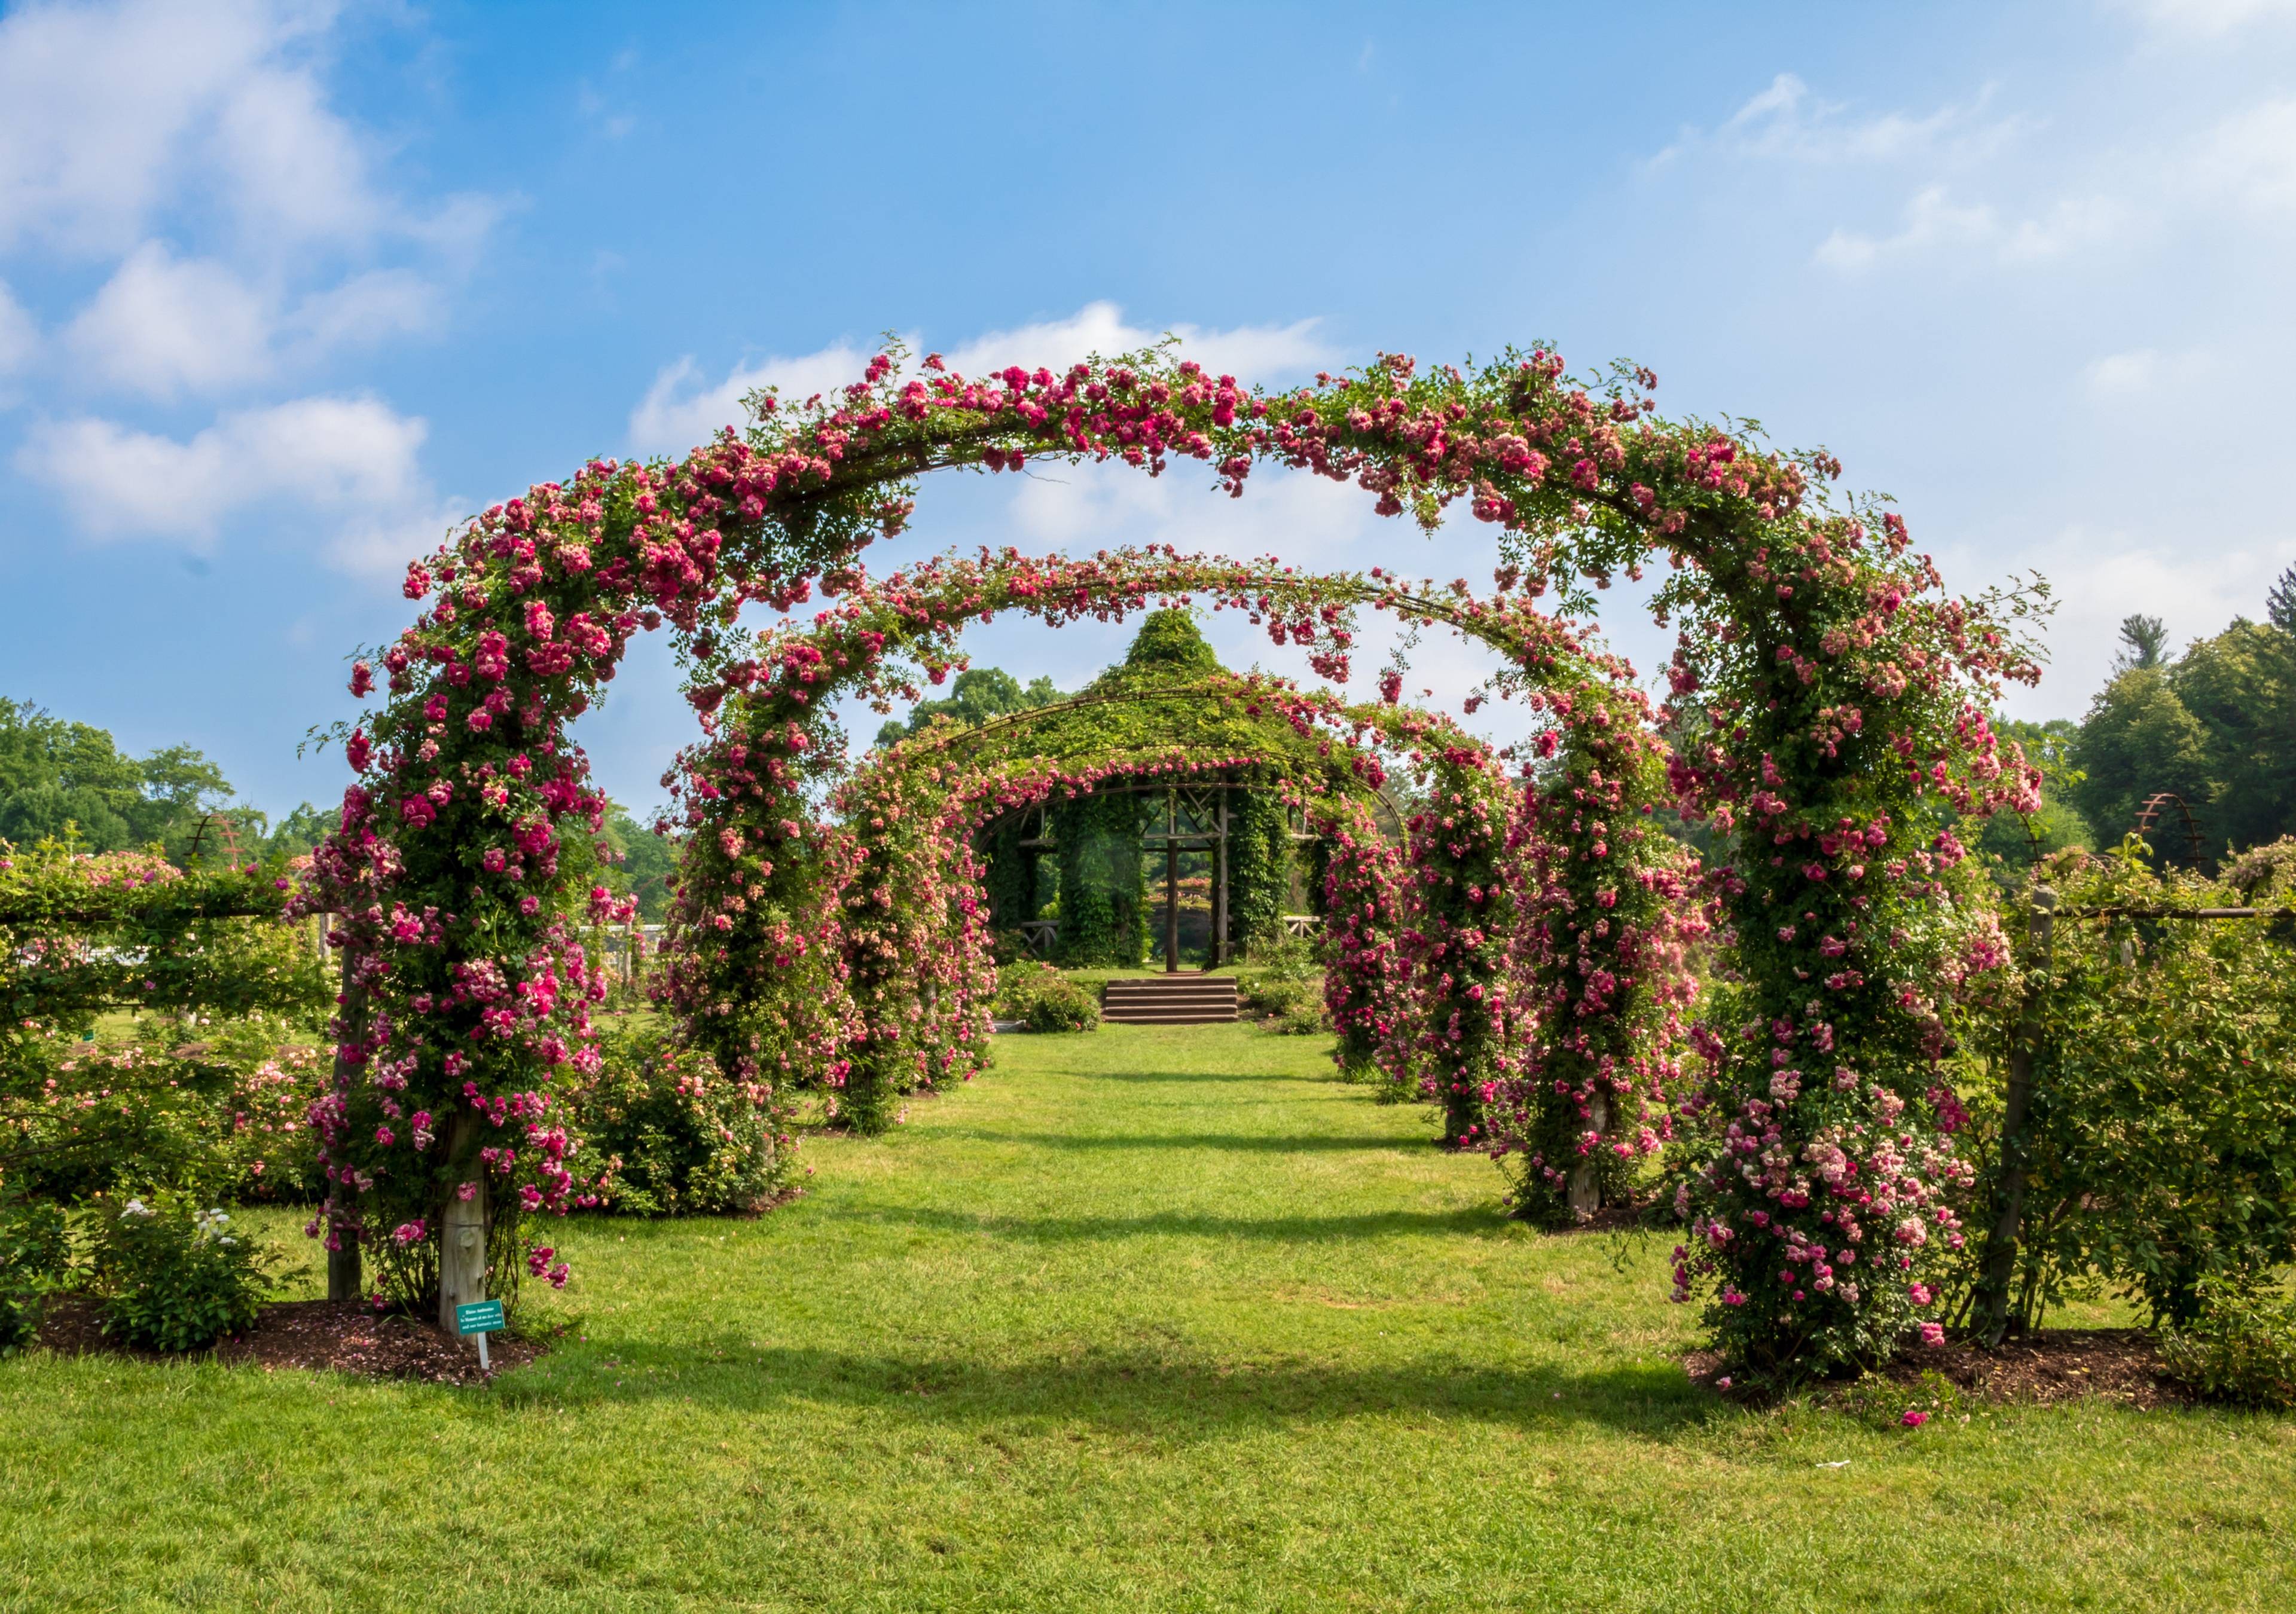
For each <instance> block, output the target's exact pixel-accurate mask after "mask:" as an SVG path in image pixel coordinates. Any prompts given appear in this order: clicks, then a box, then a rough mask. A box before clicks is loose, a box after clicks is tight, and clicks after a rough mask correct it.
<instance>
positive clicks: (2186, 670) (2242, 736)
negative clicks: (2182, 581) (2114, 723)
mask: <svg viewBox="0 0 2296 1614" xmlns="http://www.w3.org/2000/svg"><path fill="white" fill-rule="evenodd" d="M2169 681H2170V683H2171V684H2173V685H2174V687H2175V689H2176V692H2177V698H2178V699H2179V700H2182V701H2183V702H2184V705H2185V709H2186V710H2187V711H2189V712H2190V713H2191V714H2192V715H2193V717H2194V720H2195V721H2196V722H2197V723H2199V725H2200V726H2201V729H2202V733H2203V734H2204V735H2205V736H2206V738H2205V741H2204V744H2205V749H2206V751H2207V755H2208V758H2209V773H2210V777H2211V780H2212V782H2213V783H2214V785H2215V793H2214V795H2213V796H2211V797H2210V799H2209V801H2208V803H2207V806H2206V807H2205V809H2204V810H2202V815H2201V827H2202V831H2203V832H2205V833H2206V835H2207V837H2208V839H2207V841H2206V848H2207V851H2208V854H2209V856H2211V857H2215V856H2218V855H2220V854H2222V853H2223V852H2224V850H2225V848H2226V847H2232V848H2243V847H2252V846H2258V845H2261V844H2262V843H2263V842H2265V841H2267V840H2276V839H2278V838H2279V837H2281V836H2283V835H2287V834H2292V833H2296V638H2292V637H2291V635H2288V634H2287V633H2284V632H2283V631H2282V630H2280V629H2279V628H2276V627H2269V626H2267V625H2265V624H2262V623H2256V622H2246V621H2238V622H2235V623H2234V624H2233V625H2232V626H2231V627H2228V628H2226V630H2225V631H2224V632H2223V633H2221V634H2218V635H2217V636H2216V637H2215V638H2213V639H2202V640H2201V641H2199V642H2198V643H2195V644H2194V645H2193V647H2192V648H2191V649H2190V650H2188V651H2185V654H2184V656H2183V657H2182V658H2181V659H2180V660H2178V661H2177V664H2176V666H2175V667H2174V668H2171V669H2170V671H2169Z"/></svg>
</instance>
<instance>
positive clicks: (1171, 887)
mask: <svg viewBox="0 0 2296 1614" xmlns="http://www.w3.org/2000/svg"><path fill="white" fill-rule="evenodd" d="M1179 832H1180V807H1179V800H1178V798H1177V795H1176V794H1175V793H1174V792H1172V791H1166V792H1165V793H1164V973H1165V974H1167V975H1177V974H1178V973H1179V972H1180V848H1179V844H1178V842H1177V840H1176V839H1175V838H1176V837H1177V835H1178V834H1179Z"/></svg>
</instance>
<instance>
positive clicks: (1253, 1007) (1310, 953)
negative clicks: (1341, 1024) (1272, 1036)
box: [1235, 936, 1330, 1036]
mask: <svg viewBox="0 0 2296 1614" xmlns="http://www.w3.org/2000/svg"><path fill="white" fill-rule="evenodd" d="M1235 992H1236V998H1237V1000H1238V1001H1239V1002H1240V1003H1241V1004H1242V1005H1243V1008H1244V1011H1245V1012H1247V1013H1250V1014H1254V1015H1258V1016H1259V1017H1260V1018H1261V1019H1263V1020H1267V1021H1269V1022H1271V1024H1272V1028H1274V1029H1275V1030H1277V1031H1281V1032H1283V1033H1285V1034H1287V1035H1289V1036H1308V1035H1310V1034H1312V1033H1314V1032H1317V1031H1322V1030H1324V1029H1326V1028H1328V1027H1329V1024H1330V1020H1329V1017H1328V1016H1327V1015H1326V1014H1325V1012H1324V971H1323V966H1322V965H1320V964H1319V963H1316V950H1315V948H1314V947H1313V946H1311V945H1309V944H1308V942H1307V941H1305V940H1303V939H1302V938H1300V937H1296V936H1287V937H1285V938H1283V939H1282V940H1281V941H1275V942H1264V943H1262V944H1260V945H1259V946H1257V947H1255V948H1253V949H1252V954H1251V968H1250V969H1247V970H1240V971H1237V972H1236V977H1235Z"/></svg>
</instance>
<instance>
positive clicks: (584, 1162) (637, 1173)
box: [564, 1015, 798, 1216]
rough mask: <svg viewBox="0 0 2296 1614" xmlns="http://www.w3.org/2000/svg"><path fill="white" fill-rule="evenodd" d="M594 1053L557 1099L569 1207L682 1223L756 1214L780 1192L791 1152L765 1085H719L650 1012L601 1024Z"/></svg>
mask: <svg viewBox="0 0 2296 1614" xmlns="http://www.w3.org/2000/svg"><path fill="white" fill-rule="evenodd" d="M599 1051H600V1053H601V1055H602V1058H601V1062H600V1065H599V1069H598V1070H597V1072H596V1073H595V1074H594V1075H592V1076H589V1077H578V1078H577V1081H576V1084H575V1085H574V1086H572V1087H571V1088H570V1090H569V1091H568V1092H567V1093H566V1094H564V1097H565V1099H566V1102H567V1106H568V1110H569V1118H570V1128H571V1129H572V1130H573V1131H574V1133H575V1135H576V1136H577V1137H578V1140H579V1143H580V1147H579V1148H578V1150H577V1151H575V1153H574V1155H573V1158H572V1159H571V1160H570V1169H571V1170H572V1171H573V1173H574V1178H575V1188H576V1192H575V1196H574V1200H575V1203H577V1204H579V1205H584V1206H587V1207H591V1208H600V1209H605V1210H616V1211H623V1212H627V1213H628V1214H630V1215H633V1216H692V1215H701V1214H709V1213H722V1212H744V1211H756V1210H762V1209H764V1208H767V1206H769V1205H771V1204H772V1203H773V1202H774V1201H775V1200H776V1199H778V1198H780V1197H781V1196H782V1195H783V1194H784V1193H786V1192H788V1191H789V1189H790V1187H791V1181H792V1178H793V1177H794V1176H795V1174H796V1172H797V1169H798V1167H797V1151H798V1143H797V1139H796V1137H795V1136H794V1135H792V1132H791V1127H790V1120H789V1118H788V1116H787V1115H786V1114H785V1113H784V1111H783V1108H782V1107H781V1106H780V1105H779V1104H777V1103H776V1102H775V1094H774V1092H773V1090H772V1088H771V1087H770V1086H767V1085H766V1084H764V1083H761V1082H754V1081H747V1082H745V1081H735V1080H729V1079H727V1078H726V1077H725V1076H724V1075H723V1074H722V1073H720V1072H719V1070H718V1069H717V1065H716V1064H715V1062H714V1061H711V1060H710V1058H709V1055H707V1054H705V1053H698V1052H696V1051H695V1050H694V1049H693V1048H691V1047H688V1046H685V1045H682V1044H681V1043H680V1042H679V1041H678V1039H677V1038H676V1036H673V1035H671V1033H670V1031H669V1029H668V1028H667V1027H665V1026H664V1025H663V1024H662V1023H661V1022H660V1020H656V1019H655V1018H653V1017H652V1016H651V1015H648V1016H643V1017H641V1016H627V1017H625V1018H623V1019H622V1020H619V1021H618V1022H614V1023H611V1024H610V1025H609V1026H608V1028H607V1029H606V1031H605V1033H604V1035H603V1037H602V1038H601V1040H600V1045H599Z"/></svg>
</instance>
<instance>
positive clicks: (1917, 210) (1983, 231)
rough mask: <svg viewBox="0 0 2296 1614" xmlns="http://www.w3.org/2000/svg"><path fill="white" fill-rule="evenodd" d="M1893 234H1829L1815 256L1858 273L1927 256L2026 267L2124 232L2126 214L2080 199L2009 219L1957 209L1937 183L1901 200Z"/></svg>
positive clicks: (2130, 221)
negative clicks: (1888, 261) (1888, 262)
mask: <svg viewBox="0 0 2296 1614" xmlns="http://www.w3.org/2000/svg"><path fill="white" fill-rule="evenodd" d="M1903 218H1904V222H1903V224H1902V225H1900V226H1899V228H1898V230H1897V232H1896V233H1893V234H1889V235H1866V234H1863V233H1859V232H1857V231H1854V230H1845V229H1841V228H1838V227H1837V228H1836V229H1835V230H1834V231H1833V233H1831V234H1829V235H1828V236H1827V237H1826V238H1825V240H1824V241H1823V242H1819V243H1818V246H1817V250H1816V259H1817V261H1818V262H1819V263H1821V264H1824V265H1825V266H1827V267H1829V268H1833V269H1844V270H1859V269H1867V268H1871V267H1873V266H1874V265H1876V264H1878V263H1881V262H1882V261H1883V260H1885V259H1890V258H1907V257H1914V256H1917V255H1929V254H1934V253H1948V254H1953V253H1957V254H1960V255H1963V256H1964V257H1968V256H1982V257H1986V258H1992V259H1994V260H1996V261H1998V262H2003V263H2034V262H2038V261H2040V260H2043V259H2046V258H2058V257H2062V255H2064V254H2066V253H2068V252H2071V251H2073V250H2077V249H2079V248H2083V247H2094V246H2097V245H2100V244H2102V243H2103V242H2109V241H2112V239H2114V238H2115V237H2116V236H2118V235H2120V234H2121V233H2124V232H2126V231H2127V230H2128V229H2129V228H2131V227H2132V225H2134V223H2135V219H2134V217H2133V213H2132V209H2130V208H2129V207H2128V204H2127V203H2125V202H2123V201H2120V199H2119V198H2116V197H2111V196H2088V197H2081V198H2078V199H2068V200H2064V201H2059V202H2057V203H2055V204H2054V206H2052V207H2051V208H2049V209H2048V210H2047V211H2046V212H2045V213H2042V214H2040V215H2038V216H2036V217H2030V218H2021V219H2016V220H2014V221H2012V220H2007V219H2005V218H2003V217H2001V216H2000V214H1999V213H1998V212H1997V211H1996V209H1993V208H1992V207H1991V206H1989V205H1988V204H1986V203H1982V202H1980V203H1974V204H1971V205H1968V206H1964V205H1962V204H1960V203H1957V202H1956V201H1954V200H1953V199H1952V198H1951V196H1950V195H1948V193H1947V191H1946V188H1945V187H1944V186H1943V185H1930V186H1927V187H1926V188H1924V189H1923V190H1922V191H1919V192H1917V193H1915V196H1914V199H1913V200H1912V201H1909V202H1907V204H1906V207H1905V212H1904V215H1903Z"/></svg>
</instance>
